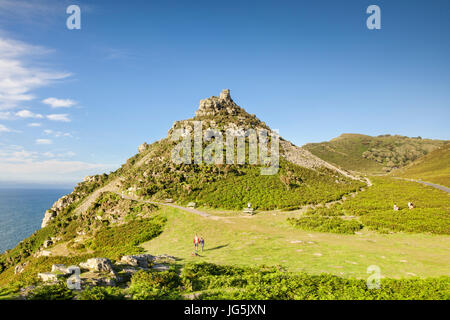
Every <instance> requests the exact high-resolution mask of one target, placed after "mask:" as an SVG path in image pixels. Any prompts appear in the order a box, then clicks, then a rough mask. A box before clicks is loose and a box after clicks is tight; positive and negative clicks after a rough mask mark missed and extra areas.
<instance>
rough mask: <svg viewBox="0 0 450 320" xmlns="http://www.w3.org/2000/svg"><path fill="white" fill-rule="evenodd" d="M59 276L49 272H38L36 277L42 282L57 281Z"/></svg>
mask: <svg viewBox="0 0 450 320" xmlns="http://www.w3.org/2000/svg"><path fill="white" fill-rule="evenodd" d="M60 277H61V275H59V274H54V273H51V272H42V273H38V278H39V279H40V280H42V281H43V282H57V281H58V279H59V278H60Z"/></svg>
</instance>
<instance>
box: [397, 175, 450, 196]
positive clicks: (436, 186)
mask: <svg viewBox="0 0 450 320" xmlns="http://www.w3.org/2000/svg"><path fill="white" fill-rule="evenodd" d="M394 179H399V180H406V181H412V182H417V183H421V184H425V185H427V186H430V187H433V188H436V189H439V190H442V191H444V192H447V193H450V188H447V187H444V186H441V185H439V184H435V183H431V182H426V181H420V180H413V179H406V178H398V177H394Z"/></svg>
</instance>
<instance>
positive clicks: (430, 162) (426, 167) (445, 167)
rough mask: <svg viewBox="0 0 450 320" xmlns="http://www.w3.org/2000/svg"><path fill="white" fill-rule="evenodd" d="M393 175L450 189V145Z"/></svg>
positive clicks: (394, 172)
mask: <svg viewBox="0 0 450 320" xmlns="http://www.w3.org/2000/svg"><path fill="white" fill-rule="evenodd" d="M392 175H394V176H397V177H403V178H409V179H414V180H419V179H421V180H423V181H428V182H432V183H436V184H440V185H442V186H446V187H449V188H450V143H447V144H446V145H444V146H443V147H441V148H439V149H436V150H434V151H432V152H430V153H429V154H427V155H426V156H424V157H422V158H420V159H418V160H416V161H415V162H413V163H412V164H411V165H409V166H407V167H405V168H403V169H401V170H396V171H393V172H392Z"/></svg>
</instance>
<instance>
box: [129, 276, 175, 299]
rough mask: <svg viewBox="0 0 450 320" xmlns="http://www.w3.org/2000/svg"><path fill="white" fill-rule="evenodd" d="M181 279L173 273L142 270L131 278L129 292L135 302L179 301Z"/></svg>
mask: <svg viewBox="0 0 450 320" xmlns="http://www.w3.org/2000/svg"><path fill="white" fill-rule="evenodd" d="M180 285H181V279H180V277H179V276H178V274H177V273H176V272H175V271H173V270H169V271H163V272H158V271H153V270H152V271H143V270H140V271H138V272H137V273H135V274H134V275H133V277H132V278H131V285H130V287H129V289H128V292H129V293H130V294H131V295H132V297H133V299H135V300H156V299H169V300H174V299H179V298H180V293H179V287H180Z"/></svg>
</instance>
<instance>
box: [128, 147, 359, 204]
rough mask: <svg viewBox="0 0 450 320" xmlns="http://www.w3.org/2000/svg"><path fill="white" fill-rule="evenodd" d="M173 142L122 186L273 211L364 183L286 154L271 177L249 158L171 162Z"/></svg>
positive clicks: (149, 195) (150, 195)
mask: <svg viewBox="0 0 450 320" xmlns="http://www.w3.org/2000/svg"><path fill="white" fill-rule="evenodd" d="M173 146H174V144H173V143H171V142H169V141H167V140H164V141H160V142H157V143H155V144H153V145H151V146H150V147H149V148H148V150H147V151H146V154H148V155H151V157H148V160H147V161H145V163H144V165H142V166H139V167H134V168H130V169H128V170H122V171H121V175H122V177H123V182H122V188H123V189H124V190H129V191H131V192H134V193H136V194H137V195H138V196H142V197H144V198H146V199H153V200H164V199H167V198H171V199H174V200H176V201H178V202H180V203H183V204H186V203H188V202H191V201H194V202H196V203H197V204H198V205H202V206H208V207H211V208H224V209H236V210H240V209H242V208H243V207H244V206H246V205H247V203H249V202H250V203H251V204H252V206H253V207H254V208H257V209H261V210H271V209H282V208H290V207H291V208H292V207H299V206H302V205H304V204H309V203H324V202H329V201H333V200H337V199H339V198H341V197H342V196H343V195H344V194H347V193H350V192H353V191H356V190H358V189H359V188H361V187H362V186H364V183H362V182H360V181H355V180H352V179H349V178H346V177H344V176H342V175H340V174H339V173H337V172H335V171H332V170H330V169H326V168H320V169H317V170H312V169H307V168H304V167H300V166H298V165H295V164H292V163H290V162H288V161H286V160H284V159H283V158H281V159H280V170H279V171H278V173H277V174H275V175H271V176H262V175H261V174H260V166H255V165H249V164H248V163H246V164H244V165H234V164H226V165H207V164H180V165H176V164H174V163H173V162H171V161H170V150H171V149H172V148H173ZM247 159H248V157H247Z"/></svg>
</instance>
